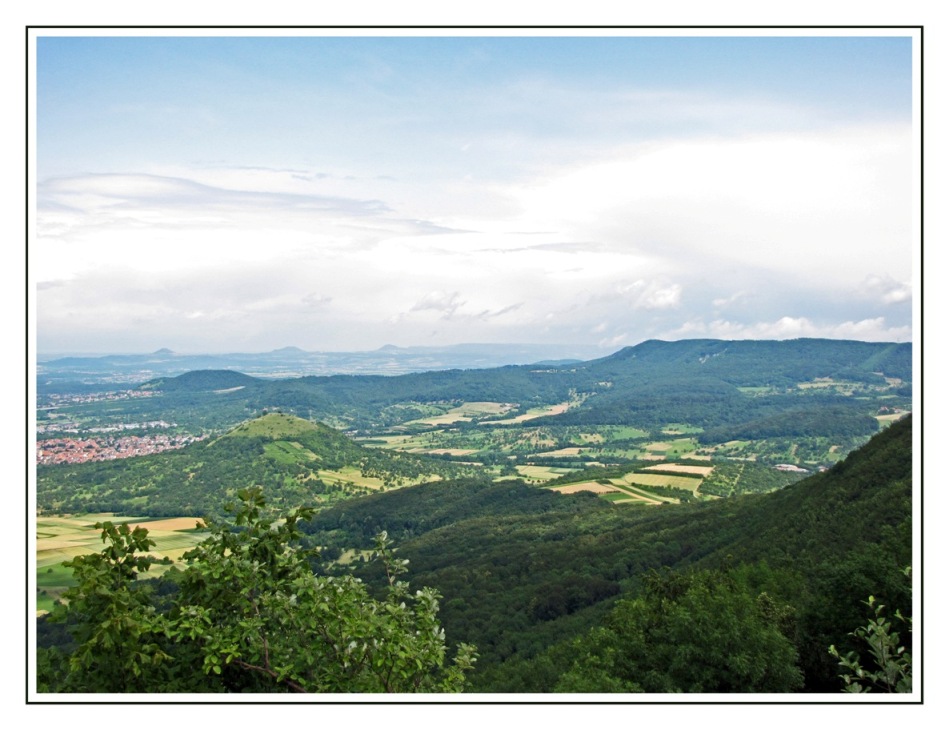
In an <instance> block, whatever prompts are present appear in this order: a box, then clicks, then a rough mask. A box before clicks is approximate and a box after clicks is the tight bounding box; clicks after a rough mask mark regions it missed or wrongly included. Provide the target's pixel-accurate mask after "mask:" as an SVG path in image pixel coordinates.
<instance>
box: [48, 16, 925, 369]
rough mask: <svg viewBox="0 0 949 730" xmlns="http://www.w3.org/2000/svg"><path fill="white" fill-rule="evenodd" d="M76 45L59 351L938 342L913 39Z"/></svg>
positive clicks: (57, 75)
mask: <svg viewBox="0 0 949 730" xmlns="http://www.w3.org/2000/svg"><path fill="white" fill-rule="evenodd" d="M69 32H72V33H86V34H87V35H86V36H85V37H82V36H67V35H48V36H42V35H40V36H39V37H38V38H37V42H36V79H35V81H36V89H35V91H36V110H37V111H36V133H35V139H36V160H37V162H36V176H35V178H36V181H37V194H36V200H37V225H36V238H35V247H34V250H33V254H34V264H33V266H32V269H31V271H32V274H33V280H34V281H35V284H36V308H37V326H36V328H37V350H38V351H39V352H40V353H90V354H92V353H119V352H125V353H142V354H147V353H151V352H154V351H156V350H158V349H161V348H168V349H171V350H173V351H175V352H181V353H202V354H212V353H237V352H248V353H250V352H269V351H272V350H275V349H280V348H283V347H288V346H293V347H299V348H300V349H303V350H305V351H308V352H362V351H372V350H376V349H379V348H380V347H382V346H384V345H386V344H390V343H391V344H394V345H395V346H398V347H433V346H434V347H449V346H452V345H454V344H457V343H459V342H464V343H478V342H480V343H486V344H526V343H532V344H536V345H564V344H565V343H573V344H572V345H571V346H576V347H587V348H594V349H596V350H597V351H599V352H601V353H602V354H603V355H605V354H609V353H610V352H613V351H616V350H619V349H621V348H622V347H625V346H629V345H634V344H637V343H639V342H642V341H644V340H648V339H666V340H679V339H695V338H713V339H791V338H797V337H824V338H831V339H856V340H866V341H893V342H906V341H912V338H913V293H914V292H913V283H914V280H915V278H916V277H917V276H918V272H917V271H915V267H916V265H917V259H918V257H919V256H920V250H919V249H920V244H919V240H918V239H919V221H918V218H919V199H918V198H919V194H918V187H919V167H918V166H919V146H918V140H917V138H916V130H915V128H914V120H913V113H914V98H913V94H914V85H913V84H914V81H913V36H912V31H908V30H904V31H894V32H893V33H892V34H890V35H887V31H885V30H880V29H874V30H873V32H874V33H877V34H878V35H877V36H875V37H871V36H858V35H852V36H849V37H848V36H847V35H845V34H846V33H847V31H845V30H840V29H836V30H835V31H834V32H836V33H840V34H841V35H839V36H820V35H813V36H807V35H802V36H788V35H784V36H773V37H767V36H759V37H753V36H748V37H737V34H728V35H727V36H726V35H721V36H705V37H702V36H699V37H648V36H639V37H637V36H633V35H618V36H615V37H602V36H601V37H592V36H591V37H582V35H581V34H580V33H579V32H577V33H576V34H571V36H570V37H566V36H553V37H542V36H539V35H526V36H524V37H492V36H483V37H482V36H470V37H465V35H464V34H463V33H458V34H457V35H454V36H453V37H437V36H433V37H408V36H394V37H368V36H363V37H358V36H352V37H326V36H316V35H314V36H312V37H303V36H299V35H298V36H295V37H280V36H275V37H231V36H219V37H214V36H209V37H185V36H179V37H174V36H166V37H157V36H156V37H151V36H147V35H146V36H141V37H109V36H96V35H95V31H93V30H83V29H76V30H73V31H69ZM163 32H171V31H163ZM565 32H566V31H565ZM720 32H721V33H723V34H724V33H726V31H724V30H723V31H720ZM787 32H788V31H785V33H787ZM863 32H868V31H863ZM917 103H918V100H917ZM917 123H918V122H917Z"/></svg>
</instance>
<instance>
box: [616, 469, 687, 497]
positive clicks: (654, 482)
mask: <svg viewBox="0 0 949 730" xmlns="http://www.w3.org/2000/svg"><path fill="white" fill-rule="evenodd" d="M623 483H625V484H630V485H633V484H635V485H638V486H642V487H647V488H648V487H671V488H672V489H685V490H688V491H690V492H692V493H693V494H695V493H696V492H697V491H698V488H699V486H700V485H701V484H702V479H701V478H700V477H690V476H685V475H682V476H672V475H670V474H649V473H643V472H632V473H630V474H627V475H626V476H625V477H623Z"/></svg>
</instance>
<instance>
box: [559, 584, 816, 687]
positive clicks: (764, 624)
mask: <svg viewBox="0 0 949 730" xmlns="http://www.w3.org/2000/svg"><path fill="white" fill-rule="evenodd" d="M788 612H789V607H785V608H784V609H783V610H782V609H781V607H780V606H778V605H777V604H776V603H775V601H774V600H773V599H772V598H771V597H770V596H769V595H768V594H767V593H761V594H759V595H758V596H757V597H756V596H754V595H753V594H752V593H750V592H748V591H747V590H745V589H744V587H743V586H742V585H741V584H740V583H739V582H738V581H737V580H735V577H734V576H733V575H732V574H731V573H730V572H729V571H727V570H715V571H696V572H689V573H666V574H662V573H657V572H653V573H650V574H648V575H647V576H645V580H644V590H643V592H642V594H641V595H640V596H639V597H638V598H635V599H633V600H625V601H621V602H620V603H619V604H617V606H616V607H615V608H614V609H613V611H612V612H611V613H610V615H609V616H608V617H607V620H606V621H605V622H604V625H603V626H601V627H599V628H598V629H596V630H594V631H592V632H590V633H589V634H587V635H586V636H585V637H582V638H580V639H578V640H576V641H574V643H573V644H572V647H571V648H572V651H573V652H574V655H575V656H576V657H577V658H576V659H575V660H574V662H573V665H572V667H571V669H570V670H569V671H568V672H566V673H565V674H564V675H563V676H562V677H561V678H560V680H559V681H558V682H557V684H556V686H555V688H554V689H555V691H559V692H577V691H581V692H604V691H606V692H612V691H624V692H637V691H645V692H664V693H668V692H791V691H794V690H797V689H800V687H801V686H802V685H803V677H802V675H801V672H800V670H799V669H798V668H797V657H796V652H795V649H794V645H793V644H792V642H791V640H790V639H789V637H787V636H785V635H784V634H783V633H782V631H781V620H782V618H783V616H784V615H786V614H787V613H788Z"/></svg>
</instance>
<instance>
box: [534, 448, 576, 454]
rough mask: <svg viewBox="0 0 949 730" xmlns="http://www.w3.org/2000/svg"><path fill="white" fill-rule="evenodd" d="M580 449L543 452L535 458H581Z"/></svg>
mask: <svg viewBox="0 0 949 730" xmlns="http://www.w3.org/2000/svg"><path fill="white" fill-rule="evenodd" d="M579 455H580V447H579V446H568V447H567V448H564V449H557V450H555V451H543V452H541V453H539V454H535V456H579Z"/></svg>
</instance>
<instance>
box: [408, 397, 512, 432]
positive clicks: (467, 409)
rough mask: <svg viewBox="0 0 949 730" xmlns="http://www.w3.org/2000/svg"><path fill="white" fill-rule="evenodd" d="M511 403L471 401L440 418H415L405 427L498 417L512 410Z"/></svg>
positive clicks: (442, 424)
mask: <svg viewBox="0 0 949 730" xmlns="http://www.w3.org/2000/svg"><path fill="white" fill-rule="evenodd" d="M514 407H515V406H514V404H512V403H495V402H492V401H472V402H470V403H462V404H461V405H460V406H457V407H455V408H452V409H451V410H450V411H447V412H446V413H443V414H441V415H440V416H426V417H425V418H417V419H415V420H414V421H407V422H406V423H405V425H411V424H415V423H420V424H423V425H426V426H444V425H446V424H449V423H458V422H459V421H472V420H474V419H475V418H485V417H488V416H500V415H503V414H505V413H507V412H508V411H510V410H513V409H514Z"/></svg>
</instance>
